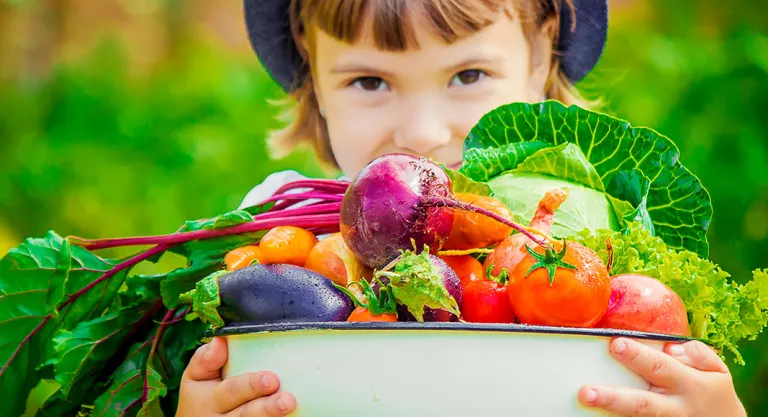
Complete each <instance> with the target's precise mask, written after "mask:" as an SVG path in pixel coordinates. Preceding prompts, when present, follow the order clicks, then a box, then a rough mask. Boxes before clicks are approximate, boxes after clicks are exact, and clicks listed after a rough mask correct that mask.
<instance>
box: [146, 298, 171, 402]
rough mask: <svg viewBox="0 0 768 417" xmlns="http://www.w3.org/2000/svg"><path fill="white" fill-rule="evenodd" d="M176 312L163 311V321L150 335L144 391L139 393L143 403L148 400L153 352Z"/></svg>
mask: <svg viewBox="0 0 768 417" xmlns="http://www.w3.org/2000/svg"><path fill="white" fill-rule="evenodd" d="M175 313H176V310H173V309H171V310H168V312H167V313H165V317H163V321H162V322H161V323H160V326H159V327H158V328H157V333H155V335H154V336H153V337H152V347H151V348H150V349H149V354H148V355H147V362H146V364H145V366H146V369H145V370H144V392H143V393H142V395H141V403H142V404H144V403H146V402H147V401H148V400H149V383H148V381H149V367H150V366H152V356H154V354H155V352H156V351H157V346H158V345H159V344H160V340H161V339H162V338H163V333H164V332H165V329H166V328H168V326H169V325H170V324H172V323H171V319H172V318H173V315H174V314H175Z"/></svg>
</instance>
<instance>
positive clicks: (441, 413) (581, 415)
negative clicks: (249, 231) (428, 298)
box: [217, 322, 688, 417]
mask: <svg viewBox="0 0 768 417" xmlns="http://www.w3.org/2000/svg"><path fill="white" fill-rule="evenodd" d="M217 334H218V335H222V336H225V337H226V339H227V343H228V349H229V361H228V363H227V364H226V365H225V368H224V377H225V378H229V377H232V376H235V375H240V374H244V373H248V372H257V371H260V370H269V371H272V372H275V373H276V374H277V375H278V377H279V378H280V381H281V391H286V392H290V393H292V394H293V395H294V396H295V397H296V400H297V403H298V408H297V411H296V412H295V413H294V414H292V415H294V416H301V417H346V416H361V417H411V416H413V417H415V416H419V417H425V416H430V417H431V416H434V417H459V416H461V417H474V416H478V417H479V416H537V417H587V416H604V415H607V414H605V413H603V412H598V411H594V410H593V409H587V408H585V407H583V406H581V405H580V404H579V402H578V399H577V393H578V390H579V387H581V386H582V385H583V384H587V383H591V384H607V385H617V386H624V387H635V388H641V389H648V385H647V383H646V382H645V381H644V380H643V379H641V378H640V377H638V376H637V375H635V374H634V373H632V372H631V371H629V370H628V369H627V368H625V367H624V366H623V365H621V364H620V363H619V362H617V361H616V360H614V359H613V358H611V356H610V355H609V353H608V344H609V341H610V340H611V338H612V337H615V336H626V337H631V338H635V339H639V340H641V341H643V342H644V343H647V344H649V345H650V346H653V347H654V348H656V349H659V350H661V349H662V347H663V345H664V343H665V342H670V341H672V342H684V341H686V340H688V339H685V338H678V337H673V336H666V335H654V334H646V333H636V332H625V331H615V330H604V329H574V328H553V327H533V326H523V325H483V324H467V323H403V322H401V323H292V324H291V323H287V324H273V325H231V326H229V327H225V328H223V329H221V330H220V331H219V332H217Z"/></svg>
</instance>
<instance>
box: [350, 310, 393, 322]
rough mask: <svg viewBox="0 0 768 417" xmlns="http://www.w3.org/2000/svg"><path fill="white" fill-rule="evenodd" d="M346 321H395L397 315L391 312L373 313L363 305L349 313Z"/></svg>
mask: <svg viewBox="0 0 768 417" xmlns="http://www.w3.org/2000/svg"><path fill="white" fill-rule="evenodd" d="M347 321H350V322H371V321H383V322H396V321H397V316H396V315H394V314H392V313H381V314H373V313H371V310H368V309H367V308H365V307H357V308H356V309H355V310H354V311H352V314H350V315H349V318H347Z"/></svg>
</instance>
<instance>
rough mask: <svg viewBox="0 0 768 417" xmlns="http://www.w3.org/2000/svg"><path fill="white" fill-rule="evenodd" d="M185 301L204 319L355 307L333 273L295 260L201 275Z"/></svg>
mask: <svg viewBox="0 0 768 417" xmlns="http://www.w3.org/2000/svg"><path fill="white" fill-rule="evenodd" d="M179 301H180V302H182V303H186V304H190V303H191V304H192V306H193V312H194V313H195V314H196V315H197V316H199V317H200V318H201V319H202V320H203V321H204V322H206V323H209V324H212V325H213V326H214V327H221V326H223V325H224V324H225V320H226V322H229V323H232V322H238V323H285V322H329V321H345V320H346V319H347V317H349V315H350V314H351V313H352V310H353V309H354V308H355V305H354V303H353V301H352V300H351V299H350V298H349V296H347V295H346V294H345V293H344V292H343V291H341V290H339V289H337V288H336V287H334V286H333V283H332V282H331V280H329V279H328V278H326V277H324V276H323V275H320V274H318V273H316V272H314V271H310V270H309V269H306V268H302V267H298V266H294V265H285V264H278V265H261V264H255V265H251V266H248V267H246V268H242V269H237V270H235V271H221V272H218V273H215V274H212V275H210V276H208V277H206V278H204V279H203V280H201V281H200V282H199V283H198V284H197V285H196V287H195V289H194V290H192V291H191V292H189V293H186V294H184V295H182V296H181V298H180V299H179Z"/></svg>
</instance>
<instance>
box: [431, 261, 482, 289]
mask: <svg viewBox="0 0 768 417" xmlns="http://www.w3.org/2000/svg"><path fill="white" fill-rule="evenodd" d="M438 258H440V259H442V260H443V261H445V263H447V264H448V266H449V267H451V269H453V271H454V272H456V275H458V276H459V280H460V281H461V286H462V287H463V286H464V285H466V284H467V283H469V282H471V281H479V280H481V279H483V277H484V276H485V271H484V270H483V264H481V263H480V261H478V260H477V259H476V258H475V257H474V256H472V255H459V256H449V255H444V256H438Z"/></svg>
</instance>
